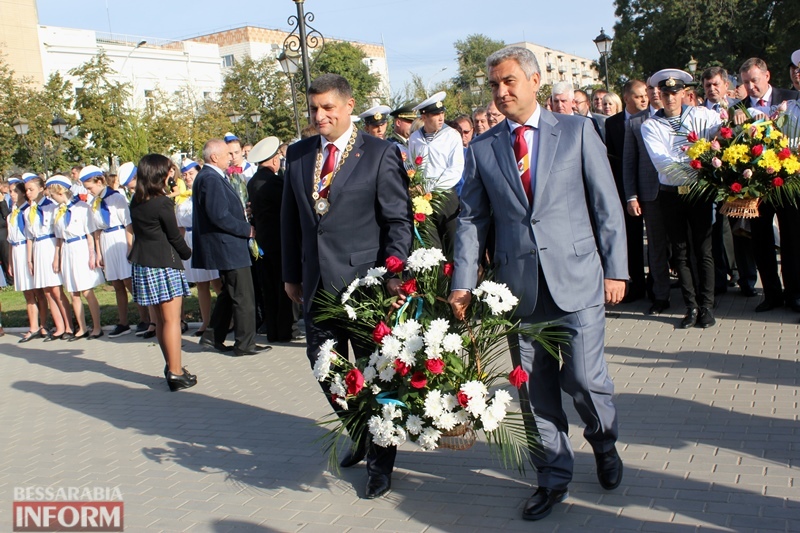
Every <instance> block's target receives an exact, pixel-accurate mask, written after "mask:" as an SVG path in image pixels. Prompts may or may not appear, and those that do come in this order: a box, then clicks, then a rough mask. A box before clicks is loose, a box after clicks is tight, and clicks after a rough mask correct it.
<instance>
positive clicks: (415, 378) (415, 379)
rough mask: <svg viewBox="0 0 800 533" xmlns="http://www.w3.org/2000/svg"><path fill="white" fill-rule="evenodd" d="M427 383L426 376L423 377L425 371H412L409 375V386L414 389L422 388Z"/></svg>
mask: <svg viewBox="0 0 800 533" xmlns="http://www.w3.org/2000/svg"><path fill="white" fill-rule="evenodd" d="M427 384H428V378H426V377H425V372H414V374H413V375H412V376H411V386H412V387H414V388H415V389H424V388H425V385H427Z"/></svg>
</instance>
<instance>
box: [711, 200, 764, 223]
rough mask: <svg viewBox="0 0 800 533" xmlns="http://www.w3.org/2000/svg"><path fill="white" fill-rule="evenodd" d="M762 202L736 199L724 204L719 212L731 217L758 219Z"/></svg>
mask: <svg viewBox="0 0 800 533" xmlns="http://www.w3.org/2000/svg"><path fill="white" fill-rule="evenodd" d="M760 202H761V199H760V198H748V199H744V198H736V199H734V200H728V201H727V202H725V203H724V204H722V207H721V208H720V210H719V212H720V214H722V215H727V216H729V217H736V218H758V204H759V203H760Z"/></svg>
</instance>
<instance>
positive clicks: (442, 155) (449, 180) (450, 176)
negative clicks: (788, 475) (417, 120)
mask: <svg viewBox="0 0 800 533" xmlns="http://www.w3.org/2000/svg"><path fill="white" fill-rule="evenodd" d="M408 155H409V157H410V158H412V160H413V159H415V158H416V157H417V156H422V157H423V158H425V180H426V181H427V186H426V189H427V190H428V191H432V190H448V189H452V188H453V187H455V186H456V185H457V184H458V182H459V181H461V175H462V174H463V173H464V144H463V143H462V142H461V135H460V134H459V133H458V132H457V131H456V130H454V129H453V128H451V127H450V126H448V125H447V124H445V125H443V126H442V129H440V130H439V131H437V132H436V134H435V135H434V136H433V139H431V141H430V142H428V140H427V139H426V138H425V132H424V129H423V128H420V129H418V130H417V131H415V132H414V133H412V134H411V137H409V138H408Z"/></svg>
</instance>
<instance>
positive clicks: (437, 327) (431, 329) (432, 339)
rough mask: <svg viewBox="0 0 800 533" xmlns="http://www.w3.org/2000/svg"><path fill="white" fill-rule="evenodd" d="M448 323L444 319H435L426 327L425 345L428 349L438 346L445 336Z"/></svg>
mask: <svg viewBox="0 0 800 533" xmlns="http://www.w3.org/2000/svg"><path fill="white" fill-rule="evenodd" d="M449 327H450V323H449V322H448V321H447V320H446V319H444V318H437V319H436V320H434V321H432V322H431V323H430V325H429V326H428V331H426V332H425V344H426V345H427V346H429V347H434V346H439V345H440V344H442V341H443V340H444V336H445V335H446V334H447V330H448V328H449Z"/></svg>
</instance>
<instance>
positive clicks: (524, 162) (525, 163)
mask: <svg viewBox="0 0 800 533" xmlns="http://www.w3.org/2000/svg"><path fill="white" fill-rule="evenodd" d="M532 129H533V127H531V126H519V127H517V129H515V130H514V157H516V158H517V170H518V171H519V179H520V181H522V189H523V190H524V191H525V195H526V196H527V197H528V203H529V204H531V203H533V191H531V158H530V155H529V154H528V143H527V142H526V141H525V131H526V130H532Z"/></svg>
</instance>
